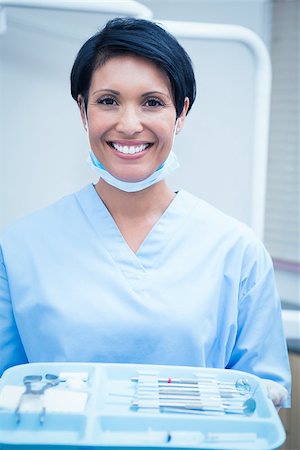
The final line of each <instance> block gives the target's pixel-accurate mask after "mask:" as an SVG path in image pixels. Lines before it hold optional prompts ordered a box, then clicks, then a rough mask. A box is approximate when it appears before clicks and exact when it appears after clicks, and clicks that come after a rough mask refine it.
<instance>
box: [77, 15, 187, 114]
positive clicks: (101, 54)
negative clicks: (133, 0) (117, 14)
mask: <svg viewBox="0 0 300 450" xmlns="http://www.w3.org/2000/svg"><path fill="white" fill-rule="evenodd" d="M124 54H125V55H126V54H134V55H137V56H141V57H144V58H147V59H149V60H151V61H152V62H154V63H155V64H157V65H158V67H160V68H161V69H163V71H164V72H165V73H166V74H167V76H168V78H169V80H170V83H171V89H172V94H173V98H174V104H175V108H176V115H177V117H179V116H180V114H181V112H182V110H183V106H184V99H185V97H188V98H189V101H190V104H189V110H190V109H191V107H192V104H193V103H194V100H195V96H196V82H195V76H194V71H193V66H192V62H191V59H190V57H189V55H188V54H187V52H186V51H185V50H184V48H183V47H182V46H181V45H180V44H179V42H178V41H177V40H176V39H175V37H174V36H172V35H171V34H170V33H168V32H167V31H166V30H164V29H163V28H162V27H161V26H159V25H158V24H156V23H154V22H152V21H150V20H144V19H135V18H132V17H126V18H116V19H112V20H110V21H108V22H107V24H106V25H105V26H104V28H103V29H102V30H100V31H99V32H98V33H96V34H95V35H94V36H92V37H91V38H89V39H88V40H87V41H86V42H85V43H84V44H83V46H82V47H81V49H80V50H79V52H78V54H77V56H76V59H75V61H74V64H73V67H72V71H71V95H72V97H73V98H74V100H75V101H78V95H82V97H83V99H84V101H85V105H86V106H87V103H88V92H89V88H90V84H91V79H92V75H93V72H94V71H95V70H96V69H97V68H98V67H100V66H101V65H103V64H104V63H105V62H106V61H107V60H108V59H110V58H112V57H114V56H120V55H124Z"/></svg>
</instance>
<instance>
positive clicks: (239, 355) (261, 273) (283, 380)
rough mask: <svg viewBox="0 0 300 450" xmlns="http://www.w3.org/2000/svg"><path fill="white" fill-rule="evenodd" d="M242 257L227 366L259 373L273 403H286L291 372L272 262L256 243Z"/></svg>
mask: <svg viewBox="0 0 300 450" xmlns="http://www.w3.org/2000/svg"><path fill="white" fill-rule="evenodd" d="M253 250H254V251H253ZM246 260H247V262H246V263H245V265H244V274H243V277H242V280H241V284H240V296H239V312H238V330H237V337H236V342H235V345H234V349H233V351H232V354H231V357H230V361H229V364H228V366H227V367H228V368H231V369H236V370H243V371H245V372H249V373H253V374H255V375H257V376H259V377H261V378H262V379H264V380H265V381H264V384H265V386H266V388H267V391H268V394H269V396H270V398H271V399H272V400H273V403H274V404H275V405H276V406H289V404H290V400H289V398H285V397H288V396H289V392H290V383H291V375H290V368H289V361H288V353H287V346H286V339H285V335H284V330H283V323H282V318H281V304H280V299H279V296H278V293H277V290H276V285H275V279H274V271H273V266H272V262H271V259H270V257H269V255H268V254H267V252H266V251H265V249H264V247H263V246H262V245H261V244H260V243H258V244H257V243H256V245H255V248H253V247H252V249H251V252H247V255H246ZM277 383H278V384H279V385H277ZM285 389H286V390H287V391H286V390H285Z"/></svg>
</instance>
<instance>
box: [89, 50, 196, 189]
mask: <svg viewBox="0 0 300 450" xmlns="http://www.w3.org/2000/svg"><path fill="white" fill-rule="evenodd" d="M187 108H188V99H186V100H185V106H184V109H183V112H182V114H181V116H180V117H179V119H178V122H177V127H178V129H179V128H181V127H182V124H183V121H184V118H185V115H186V111H187ZM81 115H82V120H83V122H84V123H85V116H84V112H83V107H81ZM87 120H88V131H89V139H90V144H91V148H92V150H93V152H94V154H95V155H96V157H97V159H98V161H100V163H101V164H103V166H104V167H105V168H106V170H107V171H108V172H110V173H111V174H112V175H114V176H115V177H116V178H118V179H120V180H124V181H140V180H144V179H145V178H147V177H148V176H149V175H151V174H152V173H153V172H155V171H156V170H157V168H158V167H159V166H160V165H161V164H162V163H163V162H164V161H165V160H166V159H167V157H168V155H169V152H170V150H171V147H172V144H173V136H174V132H175V124H176V110H175V106H174V102H173V99H172V93H171V85H170V81H169V79H168V77H167V75H166V74H165V73H164V72H163V71H161V70H160V69H159V68H158V67H157V66H156V65H155V64H154V63H152V62H151V61H150V60H148V59H145V58H141V57H138V56H135V55H126V56H125V55H124V56H116V57H113V58H111V59H109V60H108V61H107V62H106V63H105V64H104V65H103V66H101V67H100V68H98V69H96V70H95V72H94V73H93V76H92V80H91V86H90V89H89V100H88V107H87Z"/></svg>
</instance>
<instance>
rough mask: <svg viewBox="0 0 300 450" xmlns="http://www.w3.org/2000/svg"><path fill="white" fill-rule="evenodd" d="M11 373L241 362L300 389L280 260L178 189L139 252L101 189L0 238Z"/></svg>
mask: <svg viewBox="0 0 300 450" xmlns="http://www.w3.org/2000/svg"><path fill="white" fill-rule="evenodd" d="M0 244H1V252H0V373H1V372H3V370H4V369H6V368H7V367H9V366H12V365H15V364H20V363H24V362H27V361H29V362H40V361H89V362H118V363H122V362H124V363H145V364H174V365H189V366H202V367H217V368H228V369H230V368H232V369H237V370H243V371H246V372H250V373H254V374H256V375H258V376H260V377H263V378H268V379H271V380H274V381H277V382H279V383H281V384H283V385H284V386H285V387H286V388H287V389H289V386H290V372H289V363H288V356H287V350H286V341H285V337H284V332H283V326H282V320H281V311H280V301H279V297H278V294H277V292H276V288H275V283H274V274H273V268H272V263H271V260H270V257H269V255H268V254H267V252H266V250H265V248H264V247H263V245H262V243H261V242H260V241H258V240H257V238H256V237H255V235H254V233H253V232H252V231H251V230H250V229H249V228H248V227H246V226H245V225H243V224H241V223H240V222H238V221H237V220H235V219H233V218H230V217H228V216H226V215H225V214H223V213H221V212H220V211H218V210H217V209H215V208H214V207H212V206H210V205H208V204H207V203H206V202H204V201H202V200H199V199H197V198H196V197H194V196H193V195H191V194H189V193H187V192H186V191H183V190H182V191H179V193H178V194H177V195H176V196H175V198H174V200H173V201H172V203H171V204H170V205H169V207H168V208H167V210H166V211H165V212H164V214H163V215H162V216H161V218H160V219H159V221H158V222H157V223H156V224H155V226H154V227H153V229H152V230H151V232H150V233H149V234H148V236H147V237H146V239H145V241H144V242H143V243H142V245H141V247H140V248H139V250H138V251H137V253H134V252H133V251H132V250H131V249H130V248H129V247H128V245H127V243H126V242H125V240H124V239H123V237H122V235H121V233H120V231H119V229H118V228H117V226H116V224H115V222H114V220H113V218H112V217H111V215H110V213H109V212H108V210H107V208H106V207H105V205H104V204H103V202H102V201H101V199H100V198H99V196H98V194H97V192H96V190H95V188H94V186H93V185H88V186H87V187H85V188H83V189H82V190H81V191H79V192H78V193H75V194H72V195H70V196H67V197H65V198H63V199H61V200H60V201H58V202H56V203H55V204H53V205H51V206H49V207H47V208H45V209H43V210H41V211H38V212H36V213H34V214H32V215H30V216H28V217H26V218H24V219H22V220H20V221H18V222H17V223H16V224H15V225H13V226H11V227H10V228H9V229H8V230H7V231H6V232H5V233H4V234H3V235H2V236H1V239H0Z"/></svg>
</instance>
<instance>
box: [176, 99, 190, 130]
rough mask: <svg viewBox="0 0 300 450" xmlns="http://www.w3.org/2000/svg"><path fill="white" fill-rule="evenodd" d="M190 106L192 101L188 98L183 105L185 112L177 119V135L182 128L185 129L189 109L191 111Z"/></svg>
mask: <svg viewBox="0 0 300 450" xmlns="http://www.w3.org/2000/svg"><path fill="white" fill-rule="evenodd" d="M189 105H190V100H189V98H188V97H185V99H184V105H183V110H182V112H181V114H180V116H179V117H178V119H177V128H176V134H178V133H179V132H180V130H181V128H182V127H183V124H184V121H185V118H186V115H187V112H188V109H189Z"/></svg>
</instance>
